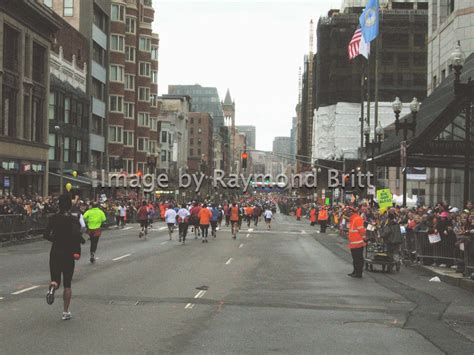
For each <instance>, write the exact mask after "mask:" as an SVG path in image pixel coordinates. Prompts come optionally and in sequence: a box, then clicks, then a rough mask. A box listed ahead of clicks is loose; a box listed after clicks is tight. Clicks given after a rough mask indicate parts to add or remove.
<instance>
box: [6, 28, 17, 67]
mask: <svg viewBox="0 0 474 355" xmlns="http://www.w3.org/2000/svg"><path fill="white" fill-rule="evenodd" d="M19 36H20V34H19V32H18V31H16V30H14V29H13V28H11V27H10V26H7V25H6V24H5V25H4V26H3V67H4V69H8V70H11V71H13V72H17V71H18V49H19Z"/></svg>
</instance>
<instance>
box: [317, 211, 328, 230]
mask: <svg viewBox="0 0 474 355" xmlns="http://www.w3.org/2000/svg"><path fill="white" fill-rule="evenodd" d="M328 218H329V216H328V210H327V208H326V206H323V207H321V209H320V210H319V214H318V222H319V225H320V226H321V229H320V232H321V233H326V228H327V225H328Z"/></svg>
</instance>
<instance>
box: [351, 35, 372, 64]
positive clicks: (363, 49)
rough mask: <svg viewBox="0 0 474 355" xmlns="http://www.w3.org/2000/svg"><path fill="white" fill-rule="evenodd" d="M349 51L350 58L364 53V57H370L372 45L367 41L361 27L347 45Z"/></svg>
mask: <svg viewBox="0 0 474 355" xmlns="http://www.w3.org/2000/svg"><path fill="white" fill-rule="evenodd" d="M347 52H348V54H349V59H354V58H355V57H357V56H358V55H363V56H364V57H366V58H369V52H370V47H369V45H368V44H367V43H365V41H364V38H363V37H362V31H361V29H360V27H358V28H357V29H356V30H355V32H354V35H353V36H352V39H351V41H350V42H349V46H348V47H347Z"/></svg>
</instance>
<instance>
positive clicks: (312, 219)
mask: <svg viewBox="0 0 474 355" xmlns="http://www.w3.org/2000/svg"><path fill="white" fill-rule="evenodd" d="M309 221H310V222H311V226H314V225H315V224H316V207H312V208H311V211H309Z"/></svg>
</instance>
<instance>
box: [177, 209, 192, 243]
mask: <svg viewBox="0 0 474 355" xmlns="http://www.w3.org/2000/svg"><path fill="white" fill-rule="evenodd" d="M190 215H191V214H190V213H189V210H188V209H187V208H186V204H185V203H183V204H182V205H181V208H180V209H179V210H178V228H179V229H178V231H179V241H180V242H181V241H182V242H183V244H184V243H185V241H186V235H187V234H188V223H189V216H190Z"/></svg>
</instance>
